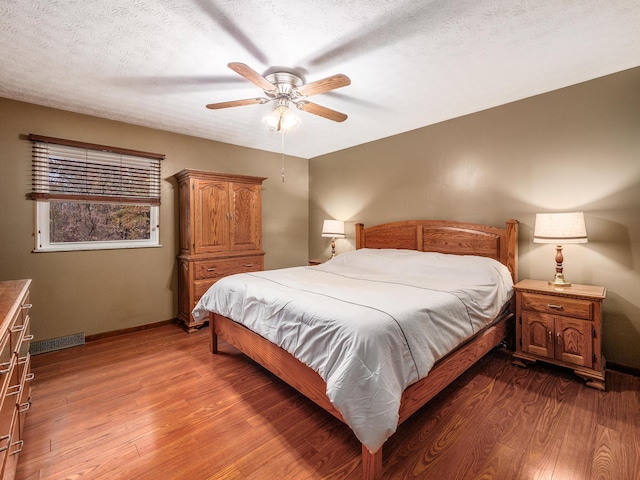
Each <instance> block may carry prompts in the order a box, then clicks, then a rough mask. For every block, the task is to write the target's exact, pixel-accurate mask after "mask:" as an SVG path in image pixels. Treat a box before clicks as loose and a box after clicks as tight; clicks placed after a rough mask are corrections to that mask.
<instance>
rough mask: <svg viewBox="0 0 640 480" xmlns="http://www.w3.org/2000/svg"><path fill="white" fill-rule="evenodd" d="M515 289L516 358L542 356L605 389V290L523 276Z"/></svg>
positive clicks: (521, 362) (527, 359)
mask: <svg viewBox="0 0 640 480" xmlns="http://www.w3.org/2000/svg"><path fill="white" fill-rule="evenodd" d="M514 288H515V291H516V351H515V353H514V354H513V363H514V364H515V365H518V366H521V367H525V366H526V362H536V361H538V360H539V361H543V362H547V363H553V364H555V365H560V366H562V367H568V368H571V369H573V371H574V373H575V374H576V375H578V376H579V377H581V378H583V379H585V380H586V383H587V385H588V386H590V387H593V388H597V389H598V390H604V388H605V382H604V371H605V359H604V356H603V355H602V302H603V300H604V299H605V297H606V294H607V289H606V288H604V287H597V286H594V285H575V284H574V285H571V286H570V287H566V288H556V287H552V286H551V285H549V284H548V282H544V281H540V280H522V281H521V282H518V283H517V284H516V285H515V287H514Z"/></svg>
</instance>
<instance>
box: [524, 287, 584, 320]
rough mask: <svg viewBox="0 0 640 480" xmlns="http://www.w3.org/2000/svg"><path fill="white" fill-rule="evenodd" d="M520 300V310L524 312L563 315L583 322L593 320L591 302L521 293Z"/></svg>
mask: <svg viewBox="0 0 640 480" xmlns="http://www.w3.org/2000/svg"><path fill="white" fill-rule="evenodd" d="M521 298H522V308H523V309H525V310H533V311H535V312H542V313H550V314H553V315H563V316H567V317H574V318H580V319H583V320H592V319H593V302H591V301H589V300H580V299H577V298H568V297H559V296H553V295H538V294H535V293H528V292H522V297H521Z"/></svg>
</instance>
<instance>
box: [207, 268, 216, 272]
mask: <svg viewBox="0 0 640 480" xmlns="http://www.w3.org/2000/svg"><path fill="white" fill-rule="evenodd" d="M215 271H216V269H215V267H210V268H207V272H215Z"/></svg>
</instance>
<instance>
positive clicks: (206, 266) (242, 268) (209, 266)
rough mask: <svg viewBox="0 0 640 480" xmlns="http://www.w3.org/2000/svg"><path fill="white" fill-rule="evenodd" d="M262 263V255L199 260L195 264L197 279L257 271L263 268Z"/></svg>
mask: <svg viewBox="0 0 640 480" xmlns="http://www.w3.org/2000/svg"><path fill="white" fill-rule="evenodd" d="M262 263H263V257H262V256H261V255H256V256H252V257H237V258H224V259H220V260H203V261H198V262H196V263H195V264H194V268H195V279H196V280H202V279H218V278H222V277H226V276H227V275H231V274H232V273H243V272H257V271H260V270H262V269H263V266H262Z"/></svg>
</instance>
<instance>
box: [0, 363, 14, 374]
mask: <svg viewBox="0 0 640 480" xmlns="http://www.w3.org/2000/svg"><path fill="white" fill-rule="evenodd" d="M12 368H13V361H11V360H9V361H8V362H4V363H0V375H4V374H5V373H9V372H10V371H11V369H12Z"/></svg>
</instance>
